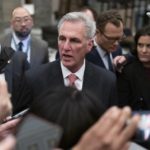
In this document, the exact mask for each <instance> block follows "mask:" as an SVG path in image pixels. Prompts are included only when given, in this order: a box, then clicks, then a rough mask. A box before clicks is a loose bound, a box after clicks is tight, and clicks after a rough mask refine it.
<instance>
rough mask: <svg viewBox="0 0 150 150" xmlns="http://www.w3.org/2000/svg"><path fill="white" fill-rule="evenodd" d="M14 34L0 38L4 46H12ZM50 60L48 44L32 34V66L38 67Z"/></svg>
mask: <svg viewBox="0 0 150 150" xmlns="http://www.w3.org/2000/svg"><path fill="white" fill-rule="evenodd" d="M11 40H12V34H11V33H9V34H7V35H5V36H3V37H1V38H0V43H1V45H2V46H7V47H11ZM48 61H49V55H48V44H47V43H46V42H45V41H43V40H40V39H37V38H35V37H34V36H31V55H30V66H31V67H37V66H38V65H41V64H44V63H47V62H48Z"/></svg>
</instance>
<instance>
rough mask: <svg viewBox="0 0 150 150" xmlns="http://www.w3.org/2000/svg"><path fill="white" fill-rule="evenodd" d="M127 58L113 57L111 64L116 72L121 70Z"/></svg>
mask: <svg viewBox="0 0 150 150" xmlns="http://www.w3.org/2000/svg"><path fill="white" fill-rule="evenodd" d="M126 62H127V59H126V57H125V56H116V57H115V58H114V59H113V65H114V66H115V68H116V70H117V71H118V72H121V71H122V69H123V66H124V64H126Z"/></svg>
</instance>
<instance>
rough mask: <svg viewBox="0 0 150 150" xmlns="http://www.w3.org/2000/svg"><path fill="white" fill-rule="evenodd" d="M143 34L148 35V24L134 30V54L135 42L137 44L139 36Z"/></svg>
mask: <svg viewBox="0 0 150 150" xmlns="http://www.w3.org/2000/svg"><path fill="white" fill-rule="evenodd" d="M145 35H148V36H150V25H148V26H145V27H143V28H141V29H139V30H138V31H137V32H136V34H135V37H134V43H135V47H134V51H133V54H134V55H137V44H138V40H139V38H140V37H141V36H145Z"/></svg>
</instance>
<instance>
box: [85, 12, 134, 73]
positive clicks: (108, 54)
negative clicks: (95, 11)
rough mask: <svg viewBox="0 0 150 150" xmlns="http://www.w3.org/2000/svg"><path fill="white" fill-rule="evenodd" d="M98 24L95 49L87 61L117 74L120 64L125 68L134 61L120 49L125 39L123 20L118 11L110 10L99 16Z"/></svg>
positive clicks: (87, 56)
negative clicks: (121, 42)
mask: <svg viewBox="0 0 150 150" xmlns="http://www.w3.org/2000/svg"><path fill="white" fill-rule="evenodd" d="M96 24H97V31H96V36H95V42H94V47H93V48H92V50H91V51H90V53H88V54H87V55H86V59H87V60H88V61H90V62H92V63H94V64H95V65H98V66H100V67H103V68H105V69H107V70H110V71H112V72H115V71H116V68H117V65H118V64H119V65H122V66H123V64H124V63H126V62H128V61H130V59H132V56H130V55H129V54H126V55H123V53H122V49H121V47H120V41H121V40H122V39H123V38H125V35H124V25H123V19H122V17H121V15H120V14H119V12H118V11H116V10H108V11H104V12H103V13H101V14H100V15H99V16H98V18H97V21H96Z"/></svg>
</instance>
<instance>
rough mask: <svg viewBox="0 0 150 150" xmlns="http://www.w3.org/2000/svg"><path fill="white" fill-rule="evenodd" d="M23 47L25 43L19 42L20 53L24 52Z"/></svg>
mask: <svg viewBox="0 0 150 150" xmlns="http://www.w3.org/2000/svg"><path fill="white" fill-rule="evenodd" d="M22 46H23V43H22V42H19V43H18V51H21V52H22Z"/></svg>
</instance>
